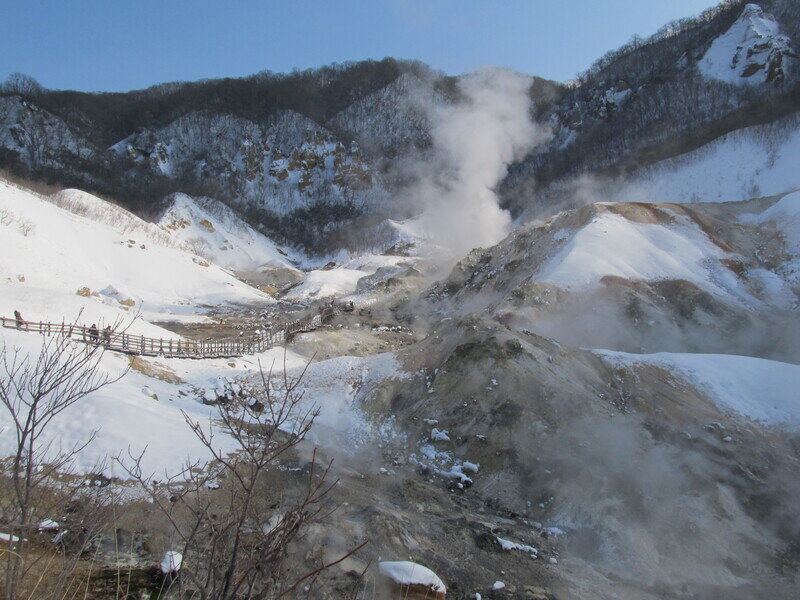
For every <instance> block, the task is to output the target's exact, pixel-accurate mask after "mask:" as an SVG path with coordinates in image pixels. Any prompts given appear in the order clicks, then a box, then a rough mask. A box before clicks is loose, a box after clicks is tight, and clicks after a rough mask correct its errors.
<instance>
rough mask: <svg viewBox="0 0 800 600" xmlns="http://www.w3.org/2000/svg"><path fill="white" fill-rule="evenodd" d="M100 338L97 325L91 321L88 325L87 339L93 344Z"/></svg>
mask: <svg viewBox="0 0 800 600" xmlns="http://www.w3.org/2000/svg"><path fill="white" fill-rule="evenodd" d="M99 339H100V332H99V331H98V329H97V325H96V324H95V323H92V326H91V327H89V341H90V342H92V343H93V344H96V343H97V340H99Z"/></svg>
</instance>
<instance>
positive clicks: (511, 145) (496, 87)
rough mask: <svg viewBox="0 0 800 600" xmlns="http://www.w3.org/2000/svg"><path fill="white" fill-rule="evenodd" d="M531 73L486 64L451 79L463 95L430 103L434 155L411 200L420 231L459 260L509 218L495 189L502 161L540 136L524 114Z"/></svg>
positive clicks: (489, 241) (504, 228)
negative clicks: (451, 100)
mask: <svg viewBox="0 0 800 600" xmlns="http://www.w3.org/2000/svg"><path fill="white" fill-rule="evenodd" d="M530 86H531V78H530V77H528V76H526V75H522V74H519V73H514V72H511V71H508V70H505V69H499V68H487V69H482V70H480V71H477V72H475V73H472V74H470V75H465V76H463V77H461V78H460V79H459V81H458V90H459V92H460V94H461V96H462V99H461V100H460V101H459V102H458V103H456V104H439V105H436V106H434V107H432V108H431V109H430V115H429V116H430V118H431V122H432V123H433V130H432V138H433V140H432V141H433V154H432V157H431V159H430V160H429V161H428V162H427V163H426V164H425V165H422V166H420V167H419V168H418V171H419V172H417V173H415V177H416V180H417V181H416V184H415V185H414V186H413V188H412V192H411V194H412V198H411V200H412V202H413V204H414V205H416V206H418V207H421V208H422V215H421V216H420V217H419V219H418V221H417V224H418V226H419V227H420V229H421V230H422V233H423V235H424V236H425V237H427V238H429V239H432V240H433V241H434V242H435V243H436V244H438V245H441V246H444V247H445V248H447V249H448V250H450V251H451V252H452V253H453V254H454V257H455V258H461V257H462V256H463V255H464V254H466V253H467V252H469V251H470V250H471V249H473V248H477V247H486V246H491V245H494V244H496V243H497V242H499V241H500V240H501V239H503V238H504V237H505V236H506V235H507V234H508V232H509V230H510V227H511V217H510V215H509V214H508V212H507V211H505V210H503V209H502V208H500V206H499V202H498V197H497V195H496V193H495V188H496V186H497V184H498V183H500V181H501V180H502V179H503V177H504V176H505V174H506V171H507V168H508V165H509V163H511V162H513V161H515V160H519V159H521V158H522V157H524V156H525V155H526V154H527V153H528V152H529V151H530V150H531V149H532V148H533V147H534V146H536V145H538V144H541V143H542V142H544V141H546V140H547V139H548V138H549V136H550V132H549V131H548V130H545V129H544V128H542V127H539V126H538V125H536V124H535V123H534V122H533V121H532V120H531V116H530V107H531V99H530V95H529V90H530Z"/></svg>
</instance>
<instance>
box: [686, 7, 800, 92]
mask: <svg viewBox="0 0 800 600" xmlns="http://www.w3.org/2000/svg"><path fill="white" fill-rule="evenodd" d="M796 57H797V53H796V51H795V49H794V48H793V47H792V45H791V41H790V40H789V38H788V37H787V36H785V35H782V34H781V33H780V26H779V24H778V23H777V21H775V19H774V18H773V17H772V16H771V15H768V14H766V13H765V12H764V11H763V10H762V9H761V7H760V6H758V5H757V4H748V5H747V6H745V7H744V10H743V11H742V14H741V16H740V17H739V18H738V19H737V21H736V22H735V23H734V24H733V25H732V26H731V28H730V29H729V30H728V31H726V32H725V33H724V34H722V35H721V36H719V37H718V38H716V39H715V40H714V41H713V42H712V43H711V47H710V48H709V49H708V51H707V52H706V54H705V55H704V56H703V58H702V60H701V61H700V62H699V63H698V68H699V69H700V72H701V73H702V74H703V75H704V76H706V77H709V78H712V79H718V80H720V81H725V82H727V83H736V84H740V83H750V84H758V83H765V82H772V83H780V82H781V81H783V80H784V78H785V77H786V71H787V70H788V69H789V68H790V67H791V66H792V65H793V62H794V61H793V59H794V58H796Z"/></svg>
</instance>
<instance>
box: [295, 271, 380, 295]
mask: <svg viewBox="0 0 800 600" xmlns="http://www.w3.org/2000/svg"><path fill="white" fill-rule="evenodd" d="M370 274H371V273H370V272H368V271H360V270H358V269H346V268H341V267H337V268H334V269H329V270H322V269H318V270H314V271H309V272H308V273H307V274H306V278H305V279H304V280H303V281H302V282H301V283H300V284H299V285H297V286H295V287H293V288H292V289H291V290H289V292H288V293H287V294H286V299H287V300H307V299H312V298H329V297H340V296H346V295H348V294H352V293H353V292H355V291H356V284H357V283H358V280H359V279H361V278H362V277H366V276H367V275H370Z"/></svg>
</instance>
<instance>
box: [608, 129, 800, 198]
mask: <svg viewBox="0 0 800 600" xmlns="http://www.w3.org/2000/svg"><path fill="white" fill-rule="evenodd" d="M798 161H800V119H798V118H797V117H796V116H793V117H789V118H787V119H783V120H781V121H777V122H775V123H772V124H769V125H759V126H754V127H747V128H744V129H739V130H736V131H733V132H731V133H728V134H726V135H724V136H722V137H720V138H718V139H716V140H714V141H713V142H711V143H709V144H706V145H705V146H703V147H701V148H699V149H697V150H694V151H692V152H688V153H686V154H683V155H681V156H678V157H675V158H671V159H668V160H665V161H662V162H660V163H658V164H656V165H655V166H653V167H650V168H648V169H643V170H641V171H639V172H637V175H636V177H635V178H634V179H632V180H631V184H632V185H631V188H630V190H629V194H630V196H631V197H630V199H631V200H638V201H644V202H651V201H654V202H736V201H741V200H749V199H750V198H756V197H762V196H774V195H778V194H783V193H786V192H790V191H794V190H796V189H798V188H800V169H798V168H797V164H798ZM620 199H626V198H620Z"/></svg>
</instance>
